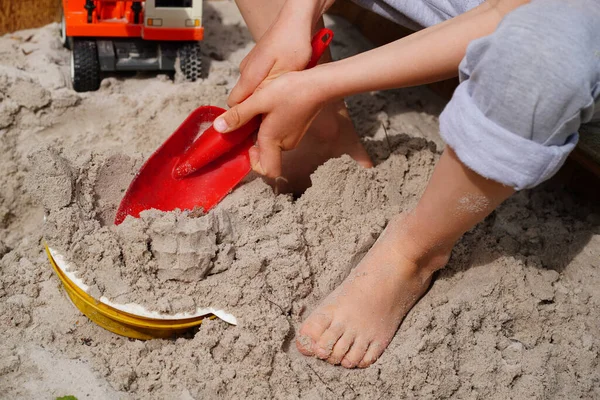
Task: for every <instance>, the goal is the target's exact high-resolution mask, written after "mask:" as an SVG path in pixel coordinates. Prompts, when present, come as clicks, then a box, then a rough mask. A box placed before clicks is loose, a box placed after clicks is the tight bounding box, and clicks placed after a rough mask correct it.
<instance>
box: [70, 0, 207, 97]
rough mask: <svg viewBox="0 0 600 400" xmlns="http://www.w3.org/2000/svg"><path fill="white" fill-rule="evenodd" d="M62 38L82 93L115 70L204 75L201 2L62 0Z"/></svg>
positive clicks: (76, 86)
mask: <svg viewBox="0 0 600 400" xmlns="http://www.w3.org/2000/svg"><path fill="white" fill-rule="evenodd" d="M62 6H63V14H62V18H61V30H60V36H61V40H62V42H63V45H64V46H65V47H67V48H68V49H71V79H72V81H73V88H74V89H75V90H76V91H78V92H87V91H94V90H97V89H98V87H99V86H100V81H101V75H102V73H104V72H113V71H166V72H173V71H175V67H176V63H177V62H179V67H180V70H181V73H182V74H183V76H184V77H185V78H186V79H187V80H190V81H195V80H196V79H198V78H200V76H201V73H202V70H201V59H200V41H201V40H202V38H203V36H204V28H203V27H202V0H145V1H144V0H134V1H123V0H62Z"/></svg>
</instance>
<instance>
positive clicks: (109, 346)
mask: <svg viewBox="0 0 600 400" xmlns="http://www.w3.org/2000/svg"><path fill="white" fill-rule="evenodd" d="M206 22H207V26H208V27H210V29H207V39H206V45H205V47H204V50H203V52H204V54H205V57H206V60H205V61H209V60H210V74H209V78H208V79H206V80H205V81H203V82H198V83H194V84H189V83H185V84H184V83H180V84H173V83H172V82H170V81H169V80H168V79H166V78H164V77H161V76H153V75H148V76H140V77H130V78H118V79H117V78H114V77H113V78H108V79H105V80H104V82H103V85H102V88H101V89H100V91H99V92H97V93H90V94H76V93H74V92H72V91H70V90H69V89H68V88H66V87H65V78H64V77H65V76H66V74H67V73H68V64H67V60H68V52H66V51H65V50H63V49H61V48H60V46H59V43H58V37H57V27H56V25H53V26H48V27H45V28H41V29H39V30H32V31H24V32H19V33H17V34H14V35H7V36H4V37H2V38H0V60H2V61H0V138H1V141H2V146H0V167H1V170H2V171H3V174H2V175H0V187H2V190H1V191H0V257H1V259H0V299H1V300H0V327H1V329H2V331H3V333H4V336H3V340H2V342H0V391H1V393H3V396H4V395H5V396H7V397H9V398H17V397H20V398H42V397H44V398H45V397H48V396H62V395H67V394H72V395H76V396H78V397H79V398H83V397H85V396H86V394H89V396H91V397H93V398H99V399H103V398H106V399H114V398H125V399H127V398H132V399H138V398H140V399H141V398H144V399H147V398H156V399H160V398H165V397H176V398H184V399H189V398H282V399H283V398H309V399H310V398H325V399H338V398H344V399H351V398H366V399H378V398H382V399H386V398H390V399H391V398H411V397H413V398H414V397H418V398H498V399H500V398H509V397H512V398H557V399H558V398H577V397H581V398H590V399H591V398H596V397H598V396H600V392H599V390H600V389H599V388H600V367H599V366H598V360H599V357H598V352H599V349H600V339H599V338H598V335H597V334H596V333H597V332H598V331H600V314H599V312H598V311H599V309H600V293H599V292H600V291H599V289H598V288H599V287H600V273H599V267H600V265H599V262H598V260H599V259H600V217H599V216H598V210H597V209H593V208H592V207H591V206H590V205H588V204H586V203H585V202H583V201H581V200H578V199H577V198H573V197H571V196H569V195H568V194H566V193H562V192H560V191H552V190H549V189H548V188H540V189H536V190H533V191H527V192H523V193H519V194H518V195H517V196H515V197H514V198H513V199H511V200H509V201H508V202H507V203H506V204H504V205H503V206H502V207H500V209H499V210H498V211H497V212H496V213H494V214H493V215H492V216H490V217H489V218H488V219H486V221H484V222H483V223H482V224H481V225H480V226H478V227H476V228H475V229H473V230H472V231H471V232H469V233H468V234H467V235H466V236H465V238H464V239H463V240H461V242H460V243H459V244H458V246H457V248H456V249H455V251H454V253H453V257H452V259H451V261H450V264H449V266H448V267H447V268H446V269H445V270H444V271H442V272H441V273H440V274H439V275H438V277H437V279H436V281H435V283H434V284H433V287H432V288H431V290H430V291H429V292H428V293H427V295H426V296H425V297H424V298H423V299H422V300H421V301H420V302H419V303H418V304H417V306H416V307H415V308H414V309H413V310H412V311H411V312H410V313H409V315H408V316H407V318H406V320H405V321H404V323H403V324H402V326H401V328H400V330H399V332H398V334H397V335H396V337H395V338H394V340H393V341H392V343H391V344H390V347H389V349H388V350H387V351H386V352H385V353H384V355H383V356H382V357H381V359H380V360H379V361H378V362H377V363H375V364H374V365H373V366H372V367H371V368H368V369H366V370H360V371H348V370H344V369H342V368H339V367H332V366H329V365H327V364H325V363H323V362H320V361H318V360H315V359H309V358H305V357H302V356H301V355H299V354H298V353H297V351H296V349H295V346H294V345H293V341H294V335H295V332H296V331H297V329H298V327H299V325H300V323H301V321H302V320H303V318H305V316H306V315H307V313H308V312H309V311H310V309H312V308H313V307H314V306H315V305H316V304H317V303H318V301H319V299H322V298H323V297H324V296H325V295H326V294H327V293H328V292H330V291H331V290H332V289H333V288H334V287H335V286H336V285H337V284H339V282H341V281H342V280H343V278H344V277H345V276H346V275H347V274H348V271H349V270H350V269H351V268H352V267H353V266H355V265H356V264H357V263H358V261H359V260H360V259H361V257H362V256H363V255H364V254H365V252H366V251H367V250H368V249H369V247H370V246H371V245H372V244H373V242H374V241H375V240H376V239H377V237H378V235H379V234H380V233H381V231H382V230H383V228H384V227H385V224H386V222H387V221H388V220H389V219H390V218H391V216H392V215H394V214H395V213H397V212H400V211H402V210H406V209H409V208H410V207H412V206H414V204H415V202H416V201H417V199H418V195H419V193H420V192H421V191H422V190H423V188H424V187H425V184H426V182H427V179H428V177H429V175H430V174H431V172H432V169H433V165H434V163H435V160H436V159H437V158H438V157H439V148H440V146H439V145H440V143H439V139H437V138H436V134H435V130H436V122H437V114H438V113H439V111H440V109H441V107H443V103H441V102H440V101H439V100H438V99H436V98H435V97H434V96H432V95H431V94H430V93H429V92H427V91H426V90H425V89H421V88H415V89H410V90H402V91H394V92H388V93H371V94H365V95H361V96H357V97H355V98H353V99H350V100H349V104H350V107H351V112H352V113H353V115H354V117H355V120H356V125H357V127H358V128H359V130H360V131H361V133H362V134H364V140H365V143H366V145H367V148H368V150H369V152H370V153H371V154H372V155H373V157H374V158H375V160H376V161H377V167H376V168H374V169H372V170H364V169H362V168H359V167H357V166H356V165H355V164H354V163H353V162H352V161H351V160H350V159H348V158H347V157H342V158H340V159H336V160H331V161H329V162H328V163H327V164H326V165H324V166H323V167H322V168H320V169H319V170H318V171H317V172H316V173H315V175H314V176H313V187H312V188H311V189H309V190H308V191H307V192H306V194H305V195H304V196H302V197H301V198H300V199H298V200H294V199H291V198H290V197H288V196H283V195H280V196H275V195H274V194H273V193H272V192H271V191H270V190H269V188H268V187H267V186H266V185H264V184H263V183H262V182H261V181H260V180H249V182H248V183H246V184H245V185H243V186H241V187H239V188H238V189H236V190H235V191H234V192H233V193H232V194H231V195H230V196H228V197H227V198H226V199H225V201H223V202H222V203H221V204H220V205H219V206H218V207H217V208H216V209H215V210H214V211H213V212H211V213H210V214H208V215H206V216H203V217H201V218H199V219H196V220H195V221H196V222H194V224H195V226H194V227H193V229H191V231H185V230H186V229H188V227H184V226H183V225H186V224H187V223H189V222H188V219H189V217H186V216H182V215H170V216H164V215H162V216H160V215H158V216H157V215H148V218H146V220H141V221H138V222H137V225H136V223H132V224H131V226H130V227H129V228H128V229H130V232H128V233H123V235H126V237H129V238H131V237H132V235H133V236H135V237H138V239H139V241H138V242H136V241H135V240H134V241H130V244H131V248H130V249H129V250H126V251H125V253H123V254H129V257H132V259H130V260H129V261H130V262H131V265H139V266H143V265H146V266H147V268H153V269H150V270H148V271H146V274H147V275H148V276H151V277H154V278H155V280H154V281H152V280H149V279H148V278H146V280H147V282H143V281H142V282H138V281H139V280H140V277H139V276H138V275H139V274H138V272H139V271H136V273H134V274H130V275H127V273H128V272H129V273H131V271H129V270H127V269H118V268H115V269H114V270H112V272H113V273H114V274H117V273H118V274H120V279H121V280H123V281H125V282H127V283H128V284H127V285H125V286H126V288H125V289H124V290H123V291H122V293H119V295H120V296H123V298H127V296H135V293H130V292H129V293H128V290H129V289H130V288H131V287H132V286H135V285H138V284H139V285H140V287H141V288H143V287H148V286H147V285H151V286H150V288H149V289H147V290H148V292H149V293H152V294H154V296H150V298H149V299H148V301H154V304H155V305H156V307H157V308H158V309H161V307H162V309H163V310H174V309H185V308H186V307H188V308H189V307H193V305H195V304H197V303H202V302H204V301H210V302H215V303H218V304H221V305H224V306H227V307H230V308H231V310H232V312H234V313H236V314H237V316H238V318H239V319H240V324H239V325H238V326H237V327H234V326H230V325H228V324H226V323H224V322H222V321H207V322H206V323H205V324H203V325H202V326H201V327H200V329H199V330H198V332H197V333H196V334H195V335H190V336H189V337H186V338H179V339H177V340H152V341H147V342H141V341H130V340H127V339H126V338H122V337H119V336H116V335H113V334H111V333H109V332H107V331H105V330H103V329H101V328H99V327H98V326H96V325H95V324H93V323H91V322H90V321H88V320H87V318H85V317H84V316H82V315H81V314H80V313H79V312H78V310H77V309H75V308H74V307H73V306H72V304H71V303H70V302H69V301H68V299H67V297H66V295H65V294H64V292H63V291H62V289H61V288H60V284H59V282H58V280H57V278H56V277H55V276H54V274H53V272H52V271H51V269H50V266H49V263H48V261H47V259H46V258H45V255H44V253H43V248H42V237H43V236H46V237H47V238H48V239H49V240H50V239H54V240H55V241H56V243H57V244H58V245H64V246H65V249H66V251H72V250H69V249H70V248H71V247H75V246H76V245H77V244H78V243H79V244H80V245H79V246H80V247H81V244H83V243H88V244H89V246H88V247H89V249H87V250H86V251H87V252H86V254H87V255H88V256H89V255H90V254H91V253H90V252H91V251H92V250H90V249H93V248H94V246H99V247H97V248H96V250H97V251H98V252H97V253H96V257H97V259H96V260H95V261H96V262H97V263H99V264H102V268H100V267H98V268H97V269H96V270H95V271H96V272H98V273H99V274H100V275H102V271H111V269H110V267H111V266H112V267H114V266H115V264H114V263H113V264H111V262H114V261H115V260H114V259H113V257H114V254H113V253H111V251H110V250H111V249H114V248H119V246H120V248H121V249H122V248H123V243H121V242H119V240H121V239H120V238H121V236H119V233H118V232H116V231H115V230H113V228H111V227H110V224H107V221H110V218H111V215H112V214H111V213H113V212H114V206H115V204H114V199H115V198H118V197H119V194H120V193H121V190H122V189H123V187H126V186H127V182H128V179H129V177H130V174H131V172H132V171H133V170H135V167H136V166H137V165H139V162H141V160H143V159H145V158H146V157H147V156H148V154H150V152H152V151H153V150H154V149H155V148H156V147H157V146H158V145H159V144H160V143H161V142H162V141H163V140H164V139H165V137H166V136H167V135H168V134H169V133H170V132H172V131H173V130H174V129H175V128H176V127H177V125H178V124H179V123H180V122H181V121H182V120H183V119H184V118H185V116H186V115H187V114H188V113H189V112H190V111H191V110H193V109H194V108H195V107H196V106H198V105H199V104H214V105H224V102H225V99H226V96H227V90H228V89H230V88H231V87H232V86H233V84H234V83H235V81H236V80H237V75H236V74H237V70H236V66H237V64H238V63H239V61H240V60H241V59H242V58H243V56H244V54H246V53H247V51H248V50H249V49H250V47H251V42H250V38H249V36H248V33H247V31H246V29H245V28H244V26H243V23H241V22H240V18H239V16H238V15H237V12H236V9H235V5H234V4H233V3H232V2H228V1H224V2H214V3H213V2H209V3H207V10H206ZM328 24H329V25H330V26H332V27H333V29H334V31H335V32H336V41H335V43H334V52H335V53H336V54H337V55H338V56H347V55H348V54H351V53H352V52H356V51H361V50H364V49H365V48H367V46H368V45H367V44H366V43H365V41H364V39H362V38H361V37H360V35H359V34H358V33H357V32H356V31H355V30H353V29H352V28H351V27H349V26H348V25H347V24H345V23H344V22H343V21H340V20H337V19H335V20H330V21H329V22H328ZM219 60H220V61H219ZM205 64H208V63H207V62H205ZM383 127H385V128H386V130H387V134H388V138H386V136H385V134H384V129H383ZM425 138H426V139H428V140H431V141H434V142H437V144H438V146H437V148H438V150H436V146H434V145H433V143H432V142H431V141H427V140H425ZM49 166H51V168H50V167H49ZM465 206H469V204H466V205H465ZM44 215H46V216H47V217H52V218H54V219H52V218H50V222H51V223H52V221H54V223H56V229H54V228H53V227H52V225H51V224H47V225H46V226H45V227H42V222H41V221H42V219H43V217H44ZM60 218H63V219H60ZM157 220H158V221H161V220H165V221H167V223H166V224H164V226H163V227H162V228H164V229H174V228H173V227H177V226H178V224H181V225H182V226H179V228H177V229H180V231H185V232H183V233H182V234H181V235H180V236H178V239H177V240H176V246H177V247H176V251H175V253H173V252H172V251H171V250H169V249H172V248H173V247H172V246H173V243H172V242H171V243H164V242H163V243H161V242H160V239H159V240H158V241H157V243H154V241H155V240H156V237H157V236H156V232H154V231H152V232H154V233H151V234H148V231H149V230H157V229H159V228H161V227H160V226H158V227H157V226H154V227H153V226H152V224H153V223H155V222H154V221H157ZM169 221H171V222H169ZM173 221H175V222H176V223H173ZM177 221H179V222H177ZM165 226H166V228H165ZM69 227H71V228H73V227H76V228H77V229H73V230H72V231H70V232H71V234H67V235H62V233H64V230H65V229H67V230H68V228H69ZM103 230H104V231H103ZM61 232H62V233H61ZM72 232H75V233H72ZM99 232H100V233H99ZM102 232H104V235H106V237H107V238H108V239H107V242H109V243H110V244H111V245H108V244H107V243H103V241H102V240H98V237H96V236H95V235H100V234H101V233H102ZM115 232H116V233H115ZM186 232H187V233H186ZM198 232H202V234H196V233H198ZM180 233H181V232H180ZM52 235H55V236H56V235H58V236H56V237H54V238H53V237H52ZM136 235H137V236H136ZM144 235H147V237H150V239H151V240H150V246H147V247H146V253H144V252H140V251H137V252H136V248H135V246H139V245H140V244H141V243H146V244H148V242H146V240H148V239H147V237H144ZM161 235H162V236H166V237H167V239H168V238H169V237H172V235H170V234H164V232H163V233H161ZM159 236H160V235H159ZM190 238H191V239H193V241H192V242H186V241H187V240H191V239H190ZM69 239H70V240H71V242H72V243H71V242H68V243H66V242H65V243H61V241H68V240H69ZM86 240H87V241H88V242H86ZM198 241H202V243H203V244H202V246H199V247H196V246H188V245H192V244H194V245H195V244H197V243H198ZM123 242H124V241H123ZM136 243H137V244H136ZM153 243H154V244H155V245H158V248H159V249H162V250H165V249H166V250H169V251H171V252H169V251H167V252H164V253H161V251H156V246H155V247H153ZM113 244H114V245H115V246H112V245H113ZM161 245H162V246H163V247H160V246H161ZM169 246H171V247H169ZM186 246H187V247H186ZM148 248H149V249H150V250H148ZM184 248H185V249H190V248H191V249H194V250H195V251H196V253H194V252H191V255H188V256H186V257H191V258H193V259H194V260H196V261H197V262H196V263H195V264H194V268H192V269H191V270H190V269H189V268H188V269H186V268H184V267H186V266H187V264H185V263H182V264H178V265H181V266H182V268H179V269H175V270H174V271H168V270H167V269H166V268H164V266H165V265H168V263H167V261H165V260H172V257H173V254H176V255H181V254H184V253H185V251H182V249H184ZM138 250H139V249H138ZM153 250H154V252H153ZM199 250H202V251H201V252H200V254H199V253H198V251H199ZM205 253H206V254H205ZM136 254H137V256H138V257H147V258H148V259H150V260H154V261H153V262H148V263H144V262H143V261H144V259H138V260H136V259H133V257H135V256H136ZM74 255H75V254H74ZM75 256H76V255H75ZM161 257H162V258H163V259H162V260H161ZM208 259H210V260H209V261H206V260H208ZM126 261H127V260H126ZM161 262H164V263H165V264H163V265H162V267H161ZM161 268H162V272H161V273H160V274H159V271H160V270H161ZM169 273H171V274H173V273H174V274H175V275H176V276H175V277H174V276H173V275H168V274H169ZM165 274H167V275H165ZM136 277H137V279H138V281H135V282H134V280H135V278H136ZM198 277H200V278H202V279H196V278H198ZM96 278H97V279H98V282H99V283H100V285H98V287H97V288H96V290H98V291H100V290H117V288H108V289H107V288H106V285H104V287H100V286H102V285H101V283H102V276H100V277H96ZM96 278H94V279H96ZM104 278H106V277H104ZM173 278H175V279H176V280H173ZM109 281H110V279H108V278H107V279H105V282H109ZM157 297H158V299H157ZM161 299H162V300H161ZM82 374H83V375H82ZM73 376H78V377H84V378H85V379H83V378H82V379H80V380H79V381H76V380H74V379H72V377H73ZM84 381H85V382H84Z"/></svg>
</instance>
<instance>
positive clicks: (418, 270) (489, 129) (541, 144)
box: [297, 0, 600, 367]
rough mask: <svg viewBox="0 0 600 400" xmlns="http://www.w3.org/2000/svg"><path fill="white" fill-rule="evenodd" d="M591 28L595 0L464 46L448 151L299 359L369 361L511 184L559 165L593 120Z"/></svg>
mask: <svg viewBox="0 0 600 400" xmlns="http://www.w3.org/2000/svg"><path fill="white" fill-rule="evenodd" d="M598 26H600V4H599V3H598V2H597V1H595V0H571V1H568V2H566V1H563V0H547V1H536V2H532V3H530V4H528V5H524V6H522V7H519V8H517V9H516V10H515V11H513V12H512V13H510V14H508V15H507V16H506V17H505V18H504V20H503V21H502V23H501V24H500V25H499V27H498V28H497V30H496V31H495V32H494V33H493V34H492V35H489V36H487V37H484V38H481V39H478V40H475V41H473V42H472V43H471V44H470V45H469V47H468V49H467V54H466V56H465V59H464V60H463V62H462V63H461V66H460V72H461V78H462V80H463V81H462V83H461V84H460V86H459V87H458V89H457V90H456V92H455V93H454V96H453V98H452V100H451V101H450V103H449V104H448V106H447V107H446V109H445V110H444V112H443V113H442V115H441V117H440V131H441V134H442V137H443V138H444V140H445V141H446V143H447V144H448V145H449V147H448V148H447V150H446V151H445V153H444V154H443V156H442V158H441V159H440V161H439V163H438V165H437V167H436V169H435V172H434V174H433V176H432V179H431V182H430V183H429V185H428V187H427V189H426V191H425V193H424V194H423V197H422V198H421V200H420V202H419V204H418V205H417V207H416V209H415V210H414V211H413V212H411V213H409V214H407V215H404V216H402V217H399V218H397V219H396V220H394V221H392V222H391V223H390V224H389V226H388V228H387V229H386V231H385V232H384V234H382V237H381V238H380V240H379V241H378V242H377V243H376V244H375V245H374V246H373V248H372V249H371V251H370V252H369V253H368V254H367V256H366V257H365V258H364V259H363V260H362V262H361V263H360V264H359V266H357V267H356V269H355V270H354V271H352V273H351V274H350V276H349V277H348V278H347V279H346V280H345V281H344V282H343V283H342V285H341V286H340V287H339V288H337V289H336V290H335V291H334V292H333V293H332V294H331V295H329V296H328V297H327V299H325V301H324V302H323V304H322V305H320V306H319V308H318V309H317V310H316V311H315V312H314V313H312V314H311V315H310V316H309V317H308V319H307V320H306V322H305V323H304V325H303V326H302V327H301V328H300V335H299V338H298V341H297V345H298V347H299V349H300V350H301V351H302V352H303V353H304V354H307V355H308V354H313V353H314V354H316V355H317V356H319V357H320V358H324V359H327V360H328V361H329V362H332V363H338V362H340V361H341V362H342V365H344V366H346V367H353V366H356V365H359V366H362V367H364V366H368V365H369V364H371V363H372V362H373V361H374V360H375V359H377V357H378V356H379V355H380V354H381V352H382V351H383V350H384V349H385V347H386V346H387V345H388V343H389V341H390V340H391V338H392V337H393V335H394V333H395V331H396V329H397V328H398V326H399V324H400V321H401V320H402V318H403V317H404V315H405V314H406V313H407V312H408V310H410V308H411V307H412V306H413V305H414V303H415V302H416V301H417V300H418V298H419V297H420V296H421V295H422V294H423V293H424V292H425V290H426V289H427V287H428V285H429V282H430V279H431V275H432V273H433V272H434V271H435V270H436V269H439V268H441V267H443V265H444V264H445V263H446V261H447V259H448V256H449V254H450V250H451V248H452V246H453V244H454V243H455V241H456V240H457V239H458V238H459V237H460V236H461V235H462V234H463V233H464V232H465V231H467V230H468V229H470V228H471V227H473V226H474V225H475V224H476V223H477V222H479V221H481V220H482V219H483V218H484V217H485V216H486V215H487V214H488V213H490V212H491V211H492V210H493V209H494V208H495V207H496V206H497V205H498V204H500V203H501V202H502V201H503V200H504V199H505V198H506V197H508V196H509V195H510V194H511V193H512V189H511V188H512V187H515V188H517V189H520V188H528V187H533V186H535V185H537V184H539V183H540V182H542V181H544V180H545V179H548V178H549V177H550V176H552V175H553V174H554V173H555V172H556V171H557V170H558V168H560V166H561V165H562V163H563V162H564V160H565V158H566V157H567V155H568V154H569V152H570V151H571V150H572V149H573V147H574V145H575V142H576V141H577V134H576V132H577V129H578V128H579V125H580V124H582V123H585V122H589V121H591V120H593V119H594V118H597V117H600V103H598V100H599V99H600V63H599V62H598V60H599V59H600V58H599V56H598V52H597V51H596V52H594V50H593V49H595V48H597V47H598V43H600V30H598V28H597V27H598ZM557 27H559V29H557ZM459 159H460V161H459ZM467 167H469V168H470V169H469V168H467ZM486 178H487V179H486Z"/></svg>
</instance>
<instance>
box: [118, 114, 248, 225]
mask: <svg viewBox="0 0 600 400" xmlns="http://www.w3.org/2000/svg"><path fill="white" fill-rule="evenodd" d="M224 112H225V110H224V109H222V108H220V107H213V106H203V107H199V108H197V109H196V110H195V111H193V112H192V114H190V115H189V116H188V117H187V119H186V120H185V121H183V123H182V124H181V125H180V126H179V128H177V130H176V131H175V132H174V133H173V134H172V135H171V136H170V137H169V138H168V139H167V141H166V142H164V143H163V145H162V146H161V147H159V148H158V150H156V152H154V154H152V156H150V158H149V159H148V160H147V161H146V163H145V164H144V165H143V166H142V168H141V169H140V171H139V172H138V174H137V175H136V177H135V179H134V180H133V181H132V182H131V184H130V186H129V189H128V190H127V192H126V193H125V197H124V198H123V200H121V204H120V205H119V209H118V210H117V215H116V217H115V224H116V225H118V224H120V223H121V222H123V220H124V219H125V217H126V216H127V215H131V216H133V217H135V218H137V217H139V215H140V212H142V211H144V210H149V209H151V208H154V209H157V210H161V211H172V210H175V209H180V210H192V209H194V208H196V207H201V208H203V209H204V211H208V210H209V209H211V208H212V207H214V206H215V205H216V204H217V203H218V202H219V201H221V199H223V197H225V196H226V195H227V194H229V192H231V190H232V189H233V188H234V187H235V186H236V185H237V184H238V183H239V182H240V181H241V180H242V179H243V178H244V177H245V176H246V175H247V174H248V172H250V159H249V157H248V149H250V147H252V146H253V143H254V142H253V137H252V135H251V133H252V132H250V133H242V134H244V135H245V137H246V139H245V140H244V141H243V142H242V143H241V144H239V145H237V146H235V147H234V148H233V149H231V150H229V151H228V152H227V153H225V154H224V155H222V156H221V157H219V158H218V159H216V160H214V161H212V162H211V163H210V164H208V165H206V166H204V167H203V168H201V169H199V170H197V171H195V172H194V173H193V174H190V175H188V176H186V177H185V179H175V178H174V177H173V175H172V171H173V167H174V166H175V164H177V162H178V160H179V158H180V157H181V155H182V154H185V152H186V150H187V149H188V148H189V147H190V146H191V145H192V144H193V143H194V140H195V139H196V138H197V137H198V136H199V134H200V133H202V132H203V131H204V130H205V128H206V127H209V126H212V122H213V121H214V119H215V118H217V117H218V116H219V115H221V114H222V113H224ZM242 129H251V130H255V129H256V128H255V127H254V126H250V125H246V126H244V127H242V128H240V130H242ZM231 134H234V135H235V132H231Z"/></svg>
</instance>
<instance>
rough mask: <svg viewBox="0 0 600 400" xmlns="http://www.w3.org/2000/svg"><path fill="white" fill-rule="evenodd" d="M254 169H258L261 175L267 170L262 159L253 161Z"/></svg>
mask: <svg viewBox="0 0 600 400" xmlns="http://www.w3.org/2000/svg"><path fill="white" fill-rule="evenodd" d="M252 169H253V170H254V171H256V172H257V173H259V174H260V175H265V170H264V169H263V167H262V165H260V161H257V162H255V163H253V164H252Z"/></svg>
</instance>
